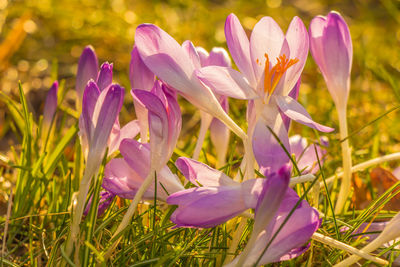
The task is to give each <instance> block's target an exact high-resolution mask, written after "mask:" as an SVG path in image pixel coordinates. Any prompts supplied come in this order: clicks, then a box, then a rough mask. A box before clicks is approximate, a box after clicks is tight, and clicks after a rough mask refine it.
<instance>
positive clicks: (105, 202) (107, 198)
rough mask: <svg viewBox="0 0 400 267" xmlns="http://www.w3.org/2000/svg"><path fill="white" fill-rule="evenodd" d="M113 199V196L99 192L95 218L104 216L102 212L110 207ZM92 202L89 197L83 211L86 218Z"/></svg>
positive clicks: (109, 193)
mask: <svg viewBox="0 0 400 267" xmlns="http://www.w3.org/2000/svg"><path fill="white" fill-rule="evenodd" d="M114 198H115V195H114V194H113V193H111V192H108V191H101V192H100V199H99V205H98V210H97V216H101V215H103V214H104V212H105V211H106V210H107V208H108V207H109V206H110V205H111V203H112V202H113V200H114ZM92 200H93V197H91V198H90V199H89V201H88V204H87V205H86V208H85V211H84V212H83V214H84V215H85V216H87V215H88V214H89V211H90V208H91V207H92Z"/></svg>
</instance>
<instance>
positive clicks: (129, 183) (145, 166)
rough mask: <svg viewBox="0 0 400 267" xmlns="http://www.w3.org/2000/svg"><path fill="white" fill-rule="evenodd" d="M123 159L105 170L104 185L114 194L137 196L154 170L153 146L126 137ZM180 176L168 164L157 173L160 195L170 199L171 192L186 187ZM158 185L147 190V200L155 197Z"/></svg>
mask: <svg viewBox="0 0 400 267" xmlns="http://www.w3.org/2000/svg"><path fill="white" fill-rule="evenodd" d="M120 152H121V154H122V156H123V158H115V159H112V160H110V162H108V163H107V165H106V168H105V170H104V178H103V185H102V186H103V188H104V189H106V190H107V191H108V192H110V193H112V194H113V195H117V196H119V197H122V198H127V199H133V197H134V196H135V194H136V192H137V190H138V189H139V187H140V186H141V184H142V183H143V181H144V179H145V178H146V177H147V176H148V174H149V172H150V145H149V144H141V143H139V142H138V141H136V140H132V139H125V140H123V141H122V143H121V146H120ZM183 189H184V187H183V186H182V183H181V182H180V181H179V179H178V177H177V176H176V175H174V174H173V173H172V172H171V170H170V169H169V168H168V167H167V166H166V165H164V166H163V168H161V170H160V171H159V172H158V173H157V198H158V200H162V201H166V198H167V197H168V195H169V194H172V193H175V192H178V191H180V190H183ZM154 193H155V192H154V184H151V185H150V187H149V188H148V189H147V190H146V192H145V193H144V195H143V198H144V199H147V200H152V199H154Z"/></svg>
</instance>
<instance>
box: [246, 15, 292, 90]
mask: <svg viewBox="0 0 400 267" xmlns="http://www.w3.org/2000/svg"><path fill="white" fill-rule="evenodd" d="M284 40H285V36H284V34H283V32H282V30H281V28H280V27H279V25H278V24H277V23H276V22H275V20H274V19H273V18H271V17H263V18H262V19H261V20H260V21H258V22H257V24H256V25H255V26H254V29H253V32H252V33H251V37H250V57H251V63H252V66H253V70H254V75H255V77H256V80H257V83H258V82H259V80H260V79H261V77H262V76H263V74H264V69H265V60H266V57H265V54H267V55H268V58H269V61H270V66H274V65H275V64H276V62H277V59H276V58H277V57H279V55H280V54H281V50H282V46H283V43H284Z"/></svg>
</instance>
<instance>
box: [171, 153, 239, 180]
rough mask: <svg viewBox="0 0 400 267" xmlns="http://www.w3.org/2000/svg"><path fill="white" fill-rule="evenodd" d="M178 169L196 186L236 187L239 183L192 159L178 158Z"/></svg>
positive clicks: (176, 162) (176, 163)
mask: <svg viewBox="0 0 400 267" xmlns="http://www.w3.org/2000/svg"><path fill="white" fill-rule="evenodd" d="M175 165H176V167H178V169H179V170H180V172H181V173H182V174H183V175H184V176H185V178H186V179H187V180H189V181H190V182H191V183H192V184H194V185H196V186H200V185H199V183H200V184H201V185H202V186H234V185H237V182H235V181H233V180H232V179H231V178H229V177H228V176H227V175H226V174H224V173H223V172H221V171H218V170H216V169H213V168H211V167H209V166H208V165H206V164H204V163H201V162H199V161H196V160H194V159H190V158H184V157H181V158H178V159H177V160H176V161H175Z"/></svg>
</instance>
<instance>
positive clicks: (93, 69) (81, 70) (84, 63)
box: [76, 45, 99, 103]
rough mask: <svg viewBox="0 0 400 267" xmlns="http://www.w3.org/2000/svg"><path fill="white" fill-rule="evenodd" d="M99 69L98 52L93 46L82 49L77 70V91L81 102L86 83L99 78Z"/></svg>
mask: <svg viewBox="0 0 400 267" xmlns="http://www.w3.org/2000/svg"><path fill="white" fill-rule="evenodd" d="M98 69H99V63H98V61H97V56H96V53H95V52H94V49H93V47H92V46H90V45H88V46H86V47H85V49H83V51H82V54H81V56H80V58H79V63H78V70H77V72H76V92H77V94H78V99H79V100H80V102H81V103H82V97H83V91H84V90H85V88H86V84H87V82H88V81H89V80H90V79H93V80H94V81H96V80H97V72H98Z"/></svg>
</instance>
